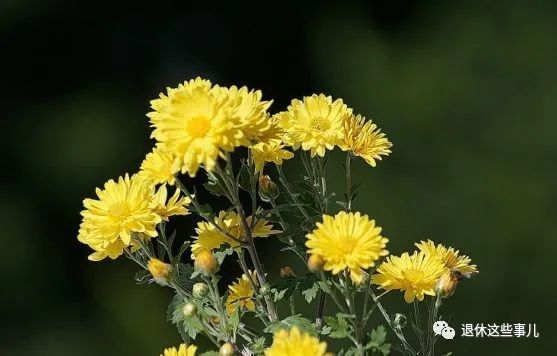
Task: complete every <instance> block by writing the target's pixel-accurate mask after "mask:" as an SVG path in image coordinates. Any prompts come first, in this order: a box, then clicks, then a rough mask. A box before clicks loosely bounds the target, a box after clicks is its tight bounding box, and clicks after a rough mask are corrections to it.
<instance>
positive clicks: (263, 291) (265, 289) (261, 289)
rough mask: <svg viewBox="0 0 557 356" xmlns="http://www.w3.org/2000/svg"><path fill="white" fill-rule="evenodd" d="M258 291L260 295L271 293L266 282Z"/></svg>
mask: <svg viewBox="0 0 557 356" xmlns="http://www.w3.org/2000/svg"><path fill="white" fill-rule="evenodd" d="M259 292H260V293H261V295H269V294H271V287H270V286H269V285H268V284H264V285H262V286H261V288H259Z"/></svg>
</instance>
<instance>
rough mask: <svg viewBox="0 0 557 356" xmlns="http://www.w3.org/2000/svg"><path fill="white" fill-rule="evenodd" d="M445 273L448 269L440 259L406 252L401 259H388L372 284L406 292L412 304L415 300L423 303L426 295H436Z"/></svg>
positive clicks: (381, 266) (408, 300)
mask: <svg viewBox="0 0 557 356" xmlns="http://www.w3.org/2000/svg"><path fill="white" fill-rule="evenodd" d="M445 271H447V268H446V267H445V265H444V264H443V263H442V262H441V261H440V260H439V259H438V258H435V257H432V256H430V255H426V254H425V253H423V252H419V253H418V252H417V251H415V252H414V254H413V255H409V254H408V253H407V252H405V253H403V254H402V255H401V256H400V257H398V256H389V257H387V260H386V261H385V262H383V263H382V264H381V265H380V266H379V267H378V268H377V273H376V274H374V275H373V276H372V278H371V283H373V284H377V285H379V287H380V288H383V289H385V290H395V289H398V290H400V291H404V300H405V301H406V302H407V303H411V302H413V301H414V298H417V299H418V300H419V301H422V300H423V299H424V295H435V286H436V284H437V281H438V280H439V278H440V277H441V276H442V275H443V273H444V272H445Z"/></svg>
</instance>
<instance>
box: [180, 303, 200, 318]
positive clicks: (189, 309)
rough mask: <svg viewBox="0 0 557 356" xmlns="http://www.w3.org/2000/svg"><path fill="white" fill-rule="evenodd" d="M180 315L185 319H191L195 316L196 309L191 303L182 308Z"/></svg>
mask: <svg viewBox="0 0 557 356" xmlns="http://www.w3.org/2000/svg"><path fill="white" fill-rule="evenodd" d="M182 313H184V316H185V317H186V318H191V317H192V316H194V315H195V314H197V307H196V306H195V304H193V303H186V304H184V306H183V307H182Z"/></svg>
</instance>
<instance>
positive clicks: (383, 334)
mask: <svg viewBox="0 0 557 356" xmlns="http://www.w3.org/2000/svg"><path fill="white" fill-rule="evenodd" d="M386 338H387V331H386V330H385V327H384V326H383V325H379V326H378V327H377V328H375V329H373V330H372V331H371V333H370V335H369V342H368V343H367V345H365V347H364V348H365V349H366V350H371V351H372V352H380V353H381V354H383V355H388V354H389V353H390V352H391V344H389V343H386V342H385V340H386Z"/></svg>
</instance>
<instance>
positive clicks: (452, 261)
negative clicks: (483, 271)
mask: <svg viewBox="0 0 557 356" xmlns="http://www.w3.org/2000/svg"><path fill="white" fill-rule="evenodd" d="M416 247H417V248H418V249H419V250H420V251H423V252H424V253H425V254H426V255H431V256H433V257H437V258H439V259H440V260H441V261H442V262H443V263H444V264H445V266H446V267H447V268H449V269H450V270H451V271H458V272H460V273H461V274H463V275H465V276H469V275H470V274H472V273H478V267H477V266H476V265H473V264H470V263H471V262H472V260H471V259H470V257H468V256H466V255H460V251H458V250H457V251H455V249H454V248H452V247H449V248H447V247H445V246H443V245H442V244H438V245H437V246H436V245H435V242H433V241H431V240H427V241H420V242H419V243H416Z"/></svg>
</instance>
